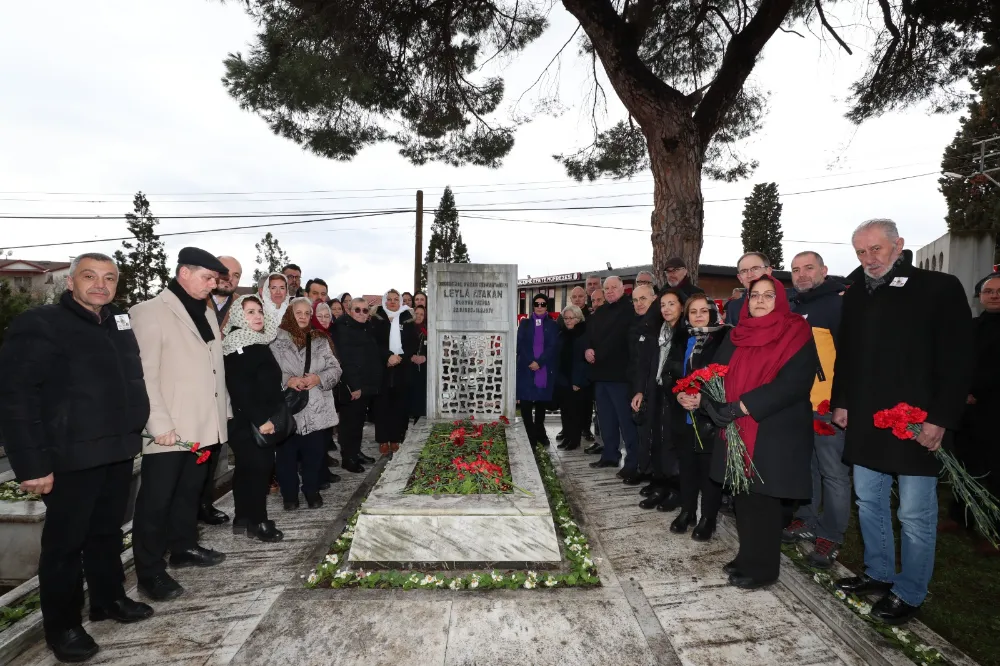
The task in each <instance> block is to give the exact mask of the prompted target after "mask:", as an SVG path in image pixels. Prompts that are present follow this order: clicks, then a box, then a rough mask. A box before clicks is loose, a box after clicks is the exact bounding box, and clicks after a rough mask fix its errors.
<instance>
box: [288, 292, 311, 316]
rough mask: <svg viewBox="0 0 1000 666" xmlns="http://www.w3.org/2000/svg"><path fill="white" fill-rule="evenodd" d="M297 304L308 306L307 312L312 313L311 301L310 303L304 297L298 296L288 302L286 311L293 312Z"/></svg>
mask: <svg viewBox="0 0 1000 666" xmlns="http://www.w3.org/2000/svg"><path fill="white" fill-rule="evenodd" d="M297 303H305V304H306V305H308V306H309V311H310V312H311V311H312V307H313V304H312V301H310V300H309V299H308V298H306V297H305V296H298V297H296V298H293V299H292V300H290V301H288V309H289V310H294V309H295V305H296V304H297Z"/></svg>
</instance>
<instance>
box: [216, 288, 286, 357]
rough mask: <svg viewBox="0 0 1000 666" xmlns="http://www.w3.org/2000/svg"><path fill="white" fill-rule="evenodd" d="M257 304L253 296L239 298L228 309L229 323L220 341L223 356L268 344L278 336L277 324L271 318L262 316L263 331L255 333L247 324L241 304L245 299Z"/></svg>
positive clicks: (257, 300)
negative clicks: (253, 346) (251, 346)
mask: <svg viewBox="0 0 1000 666" xmlns="http://www.w3.org/2000/svg"><path fill="white" fill-rule="evenodd" d="M248 298H249V299H252V302H257V303H258V304H259V301H260V299H259V298H257V297H256V296H253V295H247V296H240V297H239V298H237V299H236V300H235V301H233V305H232V307H231V308H229V322H228V323H227V324H226V330H225V337H224V338H223V339H222V353H223V355H228V354H232V353H233V352H238V351H240V350H241V349H243V348H244V347H249V346H250V345H266V344H270V342H271V341H272V340H274V338H275V336H276V335H277V334H278V323H277V322H276V321H274V319H273V318H272V317H268V316H267V315H266V314H265V315H264V330H263V331H260V332H258V331H255V330H253V329H251V328H250V324H248V323H247V316H246V313H245V312H244V311H243V302H244V301H245V300H247V299H248Z"/></svg>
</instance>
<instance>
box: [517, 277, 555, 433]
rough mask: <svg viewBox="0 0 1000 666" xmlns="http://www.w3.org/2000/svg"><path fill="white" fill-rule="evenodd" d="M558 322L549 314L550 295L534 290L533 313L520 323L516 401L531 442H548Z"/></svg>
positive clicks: (518, 329)
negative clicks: (548, 419)
mask: <svg viewBox="0 0 1000 666" xmlns="http://www.w3.org/2000/svg"><path fill="white" fill-rule="evenodd" d="M558 344H559V325H558V324H556V322H555V321H554V320H553V319H552V318H551V317H550V316H549V299H548V297H547V296H546V295H545V294H535V297H534V298H532V299H531V316H530V317H528V318H527V319H525V320H524V321H522V322H521V324H520V326H518V327H517V401H518V403H519V404H520V405H521V418H523V419H524V429H525V430H526V431H527V432H528V441H529V442H530V443H531V445H532V446H548V445H549V437H548V435H547V434H545V408H546V407H548V406H549V403H551V402H552V392H553V391H554V390H555V387H556V370H557V369H558V368H557V366H558V365H559V358H558V354H557V353H556V348H557V347H558Z"/></svg>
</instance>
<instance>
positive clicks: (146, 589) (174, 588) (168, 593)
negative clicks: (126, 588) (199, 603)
mask: <svg viewBox="0 0 1000 666" xmlns="http://www.w3.org/2000/svg"><path fill="white" fill-rule="evenodd" d="M139 591H140V592H142V593H143V594H145V595H146V596H147V597H149V598H150V599H152V600H153V601H168V600H170V599H176V598H177V597H179V596H181V595H182V594H184V588H183V587H181V584H180V583H178V582H177V581H176V580H174V579H173V578H171V577H170V574H168V573H166V572H164V573H161V574H159V575H157V576H153V577H152V578H140V579H139Z"/></svg>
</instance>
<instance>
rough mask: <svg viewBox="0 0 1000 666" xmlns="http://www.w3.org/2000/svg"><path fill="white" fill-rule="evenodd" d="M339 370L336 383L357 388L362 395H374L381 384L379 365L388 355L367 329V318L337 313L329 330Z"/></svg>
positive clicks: (355, 389)
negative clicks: (357, 318) (335, 324)
mask: <svg viewBox="0 0 1000 666" xmlns="http://www.w3.org/2000/svg"><path fill="white" fill-rule="evenodd" d="M333 333H334V336H335V337H334V340H333V342H334V345H335V346H336V348H337V353H338V354H339V355H340V367H341V369H342V370H343V374H342V375H341V376H340V384H342V385H344V388H345V390H347V391H348V392H353V391H358V390H360V391H361V395H362V396H363V397H371V396H373V395H377V394H378V392H379V389H380V388H381V386H382V368H384V367H385V361H386V359H387V358H388V357H389V355H388V346H387V347H386V353H385V354H383V353H382V351H381V350H380V349H379V345H378V342H377V341H376V340H375V336H374V335H373V334H372V331H371V322H367V323H364V324H362V323H359V322H358V321H356V320H355V319H354V318H353V317H351V315H347V314H345V315H341V316H340V318H338V319H337V327H336V328H335V329H334V331H333Z"/></svg>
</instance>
